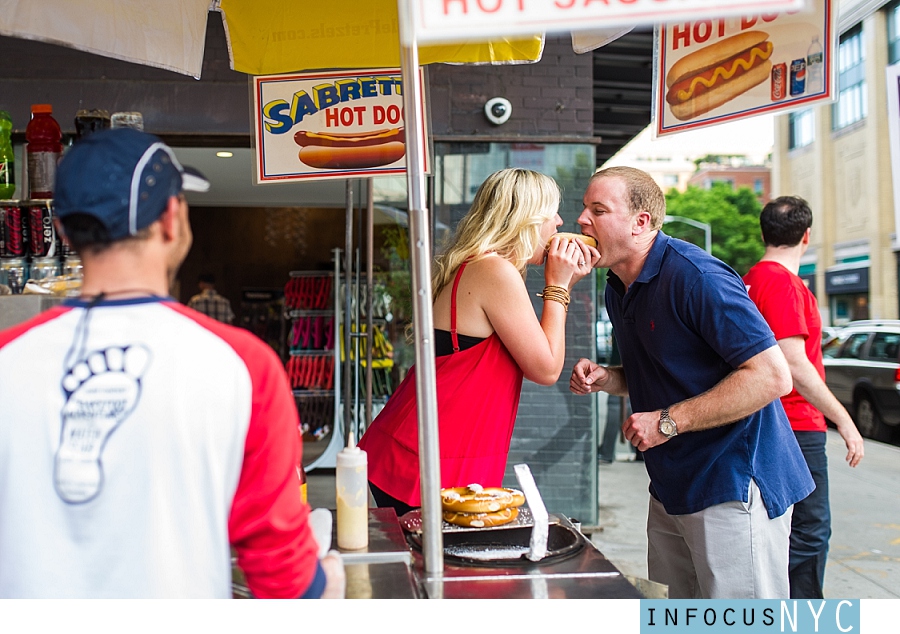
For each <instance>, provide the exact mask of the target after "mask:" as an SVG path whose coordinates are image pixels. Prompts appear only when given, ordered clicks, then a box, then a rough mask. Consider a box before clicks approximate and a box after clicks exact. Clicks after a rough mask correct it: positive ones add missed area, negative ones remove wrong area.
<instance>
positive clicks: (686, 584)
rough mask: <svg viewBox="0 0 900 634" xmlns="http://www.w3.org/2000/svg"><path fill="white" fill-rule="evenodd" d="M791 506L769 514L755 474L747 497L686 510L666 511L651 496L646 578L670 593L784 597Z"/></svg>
mask: <svg viewBox="0 0 900 634" xmlns="http://www.w3.org/2000/svg"><path fill="white" fill-rule="evenodd" d="M792 511H793V507H791V508H789V509H788V510H787V511H786V512H785V513H784V514H783V515H782V516H781V517H776V518H775V519H769V517H768V515H767V514H766V508H765V506H764V505H763V501H762V497H761V496H760V493H759V487H757V486H756V483H755V482H754V481H753V480H751V481H750V495H749V502H746V503H745V502H741V501H737V502H726V503H724V504H717V505H715V506H711V507H709V508H707V509H703V510H702V511H698V512H697V513H691V514H689V515H669V514H668V513H666V510H665V508H663V505H662V504H661V503H660V502H658V501H657V500H656V499H654V498H653V497H652V496H651V497H650V512H649V515H648V517H647V544H648V551H647V568H648V572H649V576H650V580H651V581H656V582H658V583H664V584H666V585H668V586H669V598H670V599H786V598H788V597H789V595H790V587H789V584H788V549H789V543H790V540H789V538H790V532H791V513H792Z"/></svg>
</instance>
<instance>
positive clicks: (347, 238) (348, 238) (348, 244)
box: [342, 179, 359, 445]
mask: <svg viewBox="0 0 900 634" xmlns="http://www.w3.org/2000/svg"><path fill="white" fill-rule="evenodd" d="M346 193H347V200H346V202H347V209H346V215H345V231H344V336H343V341H344V367H343V368H342V369H343V374H344V442H346V443H348V445H349V444H350V442H351V440H352V441H353V442H354V443H355V442H356V441H357V440H359V439H358V438H355V437H354V438H352V439H351V438H350V434H351V428H350V414H351V412H350V351H351V350H352V349H353V348H352V342H353V338H352V337H351V336H350V323H351V320H350V293H351V292H352V290H353V289H352V286H353V276H352V268H353V182H352V181H351V180H350V179H347V192H346Z"/></svg>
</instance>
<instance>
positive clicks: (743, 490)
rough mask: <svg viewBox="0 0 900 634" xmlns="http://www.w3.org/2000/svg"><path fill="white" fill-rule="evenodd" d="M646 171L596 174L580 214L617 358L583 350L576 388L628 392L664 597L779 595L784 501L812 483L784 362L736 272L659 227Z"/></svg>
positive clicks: (657, 200)
mask: <svg viewBox="0 0 900 634" xmlns="http://www.w3.org/2000/svg"><path fill="white" fill-rule="evenodd" d="M665 214H666V204H665V197H664V196H663V193H662V191H661V190H660V188H659V186H658V185H657V184H656V183H655V182H654V181H653V179H652V178H651V177H650V176H649V175H648V174H647V173H645V172H642V171H640V170H637V169H633V168H629V167H613V168H609V169H605V170H601V171H599V172H597V173H596V174H594V176H593V177H592V178H591V180H590V182H589V183H588V187H587V190H586V192H585V196H584V211H583V212H582V213H581V216H580V217H579V219H578V223H579V224H580V225H581V228H582V232H583V233H585V234H586V235H590V236H593V237H594V238H596V239H597V242H598V244H599V250H600V254H601V258H600V262H599V265H598V266H600V267H605V268H608V269H609V273H608V276H607V279H608V284H607V287H606V308H607V310H608V312H609V316H610V320H611V321H612V324H613V331H614V333H615V337H616V341H617V343H618V344H619V350H620V352H621V357H622V365H621V366H618V367H604V366H599V365H597V364H596V363H593V362H592V361H590V360H589V359H581V360H580V361H578V363H577V364H576V365H575V367H574V369H573V370H572V378H571V380H570V389H571V390H572V392H574V393H576V394H589V393H590V392H597V391H604V392H608V393H610V394H614V395H628V396H630V398H631V404H632V408H633V410H634V414H632V416H631V417H629V418H628V420H627V421H625V424H624V425H623V431H624V433H625V437H626V438H627V439H628V440H629V442H631V444H632V445H634V446H635V447H636V448H637V449H638V450H640V451H642V452H644V461H645V464H646V466H647V472H648V474H649V475H650V509H649V515H648V518H647V541H648V554H647V566H648V572H649V577H650V579H651V580H653V581H657V582H659V583H664V584H666V585H668V586H669V597H670V598H684V599H689V598H709V599H726V598H730V599H736V598H741V599H765V598H786V597H788V596H789V586H788V543H789V534H790V523H791V511H792V508H793V504H794V503H795V502H797V501H799V500H802V499H803V498H805V497H806V496H807V495H809V493H810V492H811V491H812V490H813V488H814V484H813V481H812V478H811V477H810V474H809V469H808V468H807V467H806V463H805V461H804V459H803V454H802V453H801V452H800V449H799V447H798V446H797V442H796V439H795V438H794V435H793V433H792V432H791V428H790V425H789V424H788V420H787V417H786V416H785V414H784V409H783V408H782V406H781V403H780V401H779V400H778V398H779V397H780V396H782V395H784V394H787V393H788V392H789V391H790V390H791V386H792V383H791V374H790V369H789V368H788V365H787V362H786V361H785V358H784V355H783V354H782V352H781V350H780V348H779V347H778V344H777V343H776V341H775V338H774V336H773V335H772V331H771V329H770V328H769V326H768V325H767V324H766V322H765V320H763V318H762V316H761V315H760V314H759V311H758V310H757V309H756V306H754V304H753V302H752V301H750V298H749V297H748V296H747V291H746V289H745V287H744V283H743V281H742V280H741V278H740V277H739V276H738V275H737V273H735V272H734V271H733V270H732V269H731V268H729V267H728V266H727V265H725V264H724V263H722V262H721V261H719V260H717V259H716V258H714V257H712V256H710V255H708V254H707V253H706V252H704V251H703V250H701V249H699V248H697V247H695V246H693V245H691V244H688V243H686V242H683V241H681V240H676V239H674V238H670V237H669V236H667V235H666V234H664V233H663V232H662V231H660V228H661V227H662V224H663V219H664V218H665Z"/></svg>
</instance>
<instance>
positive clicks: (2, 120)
mask: <svg viewBox="0 0 900 634" xmlns="http://www.w3.org/2000/svg"><path fill="white" fill-rule="evenodd" d="M12 128H13V124H12V118H11V117H10V116H9V113H8V112H7V111H6V110H0V200H9V199H10V198H12V197H13V196H15V194H16V158H15V156H16V155H15V153H14V152H13V146H12V140H11V139H10V135H11V134H12Z"/></svg>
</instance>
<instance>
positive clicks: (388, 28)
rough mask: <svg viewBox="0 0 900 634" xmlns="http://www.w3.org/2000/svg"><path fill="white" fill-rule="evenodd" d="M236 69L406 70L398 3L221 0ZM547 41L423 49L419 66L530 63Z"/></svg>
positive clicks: (381, 0)
mask: <svg viewBox="0 0 900 634" xmlns="http://www.w3.org/2000/svg"><path fill="white" fill-rule="evenodd" d="M218 9H219V11H221V12H222V15H223V16H224V20H225V30H226V32H227V35H228V42H229V47H230V49H231V50H230V53H231V60H232V67H233V68H234V70H237V71H240V72H242V73H247V74H250V75H275V74H280V73H290V72H294V71H301V70H314V69H326V68H327V69H333V68H379V67H398V66H400V45H399V25H398V19H397V0H325V1H322V2H315V3H313V2H284V0H221V1H220V3H219V7H218ZM542 48H543V35H541V34H536V35H534V36H532V37H526V38H516V39H499V40H495V41H491V42H477V43H457V44H449V45H439V46H422V47H420V48H419V63H421V64H431V63H435V62H446V63H459V64H463V63H485V64H491V63H494V64H496V63H517V62H518V63H527V62H534V61H537V60H539V59H540V57H541V52H542Z"/></svg>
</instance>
